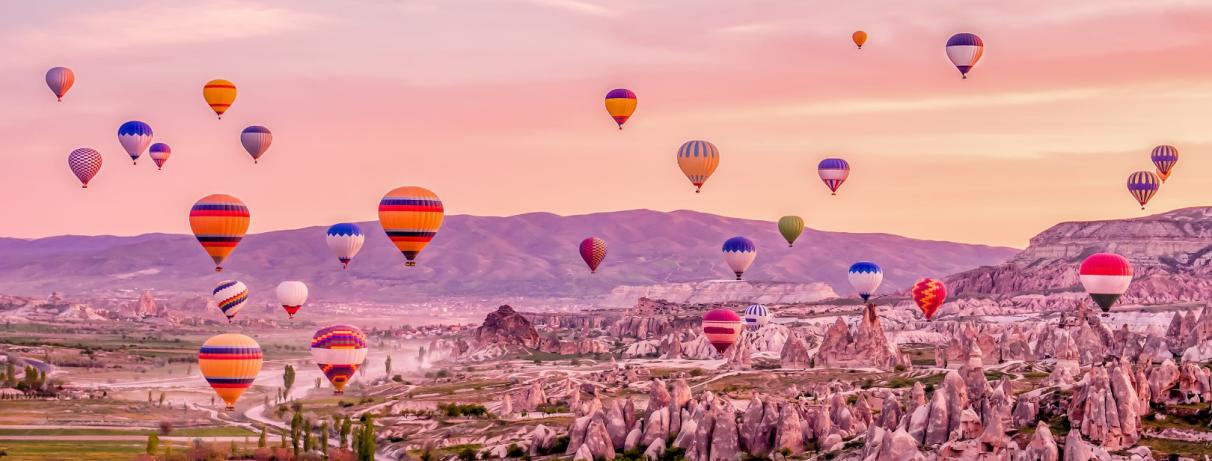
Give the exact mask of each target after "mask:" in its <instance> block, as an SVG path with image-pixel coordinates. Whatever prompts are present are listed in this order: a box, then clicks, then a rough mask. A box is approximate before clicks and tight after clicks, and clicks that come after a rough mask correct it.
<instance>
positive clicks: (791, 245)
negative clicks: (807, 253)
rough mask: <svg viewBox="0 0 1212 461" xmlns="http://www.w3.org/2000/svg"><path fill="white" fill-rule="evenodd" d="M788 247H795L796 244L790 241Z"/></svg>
mask: <svg viewBox="0 0 1212 461" xmlns="http://www.w3.org/2000/svg"><path fill="white" fill-rule="evenodd" d="M787 248H795V244H793V243H788V244H787Z"/></svg>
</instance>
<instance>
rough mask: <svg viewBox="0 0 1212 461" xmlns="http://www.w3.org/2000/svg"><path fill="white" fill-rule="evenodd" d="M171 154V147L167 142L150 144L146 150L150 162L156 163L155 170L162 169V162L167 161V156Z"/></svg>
mask: <svg viewBox="0 0 1212 461" xmlns="http://www.w3.org/2000/svg"><path fill="white" fill-rule="evenodd" d="M172 154H173V150H172V148H170V147H168V144H164V143H162V142H158V143H155V144H152V145H151V148H150V149H148V150H147V155H148V156H150V157H151V159H152V162H155V163H156V169H157V170H163V169H164V162H167V161H168V156H170V155H172Z"/></svg>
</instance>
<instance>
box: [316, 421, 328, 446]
mask: <svg viewBox="0 0 1212 461" xmlns="http://www.w3.org/2000/svg"><path fill="white" fill-rule="evenodd" d="M317 442H319V443H320V446H319V447H318V448H319V449H320V451H328V450H326V448H328V420H327V419H325V420H324V422H323V423H320V440H318V441H317Z"/></svg>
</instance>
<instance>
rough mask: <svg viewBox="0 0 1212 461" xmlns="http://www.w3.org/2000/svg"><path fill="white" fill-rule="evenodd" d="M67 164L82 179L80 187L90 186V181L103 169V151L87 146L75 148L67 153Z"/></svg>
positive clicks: (77, 177)
mask: <svg viewBox="0 0 1212 461" xmlns="http://www.w3.org/2000/svg"><path fill="white" fill-rule="evenodd" d="M67 166H68V167H69V168H71V170H72V174H74V175H76V179H79V180H80V187H82V188H88V182H89V181H92V179H93V177H94V176H96V175H97V172H99V171H101V153H100V152H97V151H96V150H93V149H89V148H87V147H82V148H79V149H76V150H73V151H72V152H71V153H70V154H67Z"/></svg>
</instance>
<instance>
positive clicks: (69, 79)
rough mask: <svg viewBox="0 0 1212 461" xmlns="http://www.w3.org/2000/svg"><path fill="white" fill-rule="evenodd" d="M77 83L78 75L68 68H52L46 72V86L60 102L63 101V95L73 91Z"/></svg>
mask: <svg viewBox="0 0 1212 461" xmlns="http://www.w3.org/2000/svg"><path fill="white" fill-rule="evenodd" d="M73 83H76V73H75V72H72V70H71V69H68V68H66V67H52V68H50V70H48V71H46V86H49V87H50V90H51V93H55V98H56V99H58V100H59V101H60V102H62V101H63V95H65V94H67V90H70V89H72V84H73Z"/></svg>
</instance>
